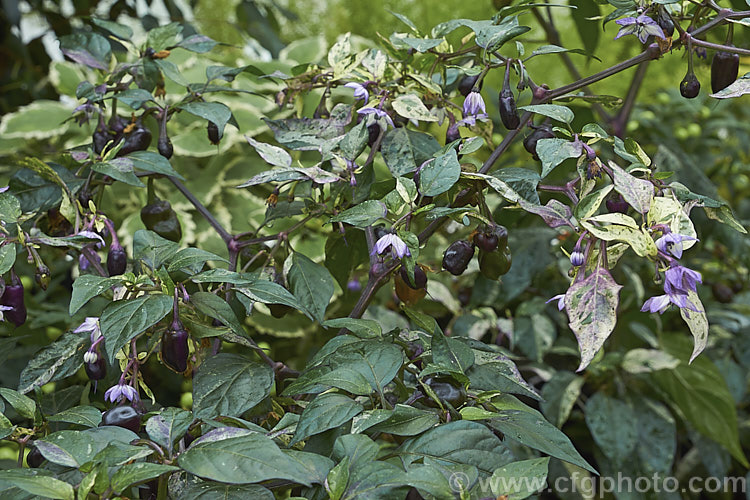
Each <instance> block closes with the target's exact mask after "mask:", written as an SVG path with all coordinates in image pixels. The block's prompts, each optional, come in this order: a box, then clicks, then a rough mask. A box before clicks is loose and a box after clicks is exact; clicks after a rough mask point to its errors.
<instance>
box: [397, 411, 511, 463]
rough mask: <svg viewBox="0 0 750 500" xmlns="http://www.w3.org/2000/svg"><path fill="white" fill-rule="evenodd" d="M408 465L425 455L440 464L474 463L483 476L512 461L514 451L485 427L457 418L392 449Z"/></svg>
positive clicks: (423, 458)
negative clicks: (394, 449)
mask: <svg viewBox="0 0 750 500" xmlns="http://www.w3.org/2000/svg"><path fill="white" fill-rule="evenodd" d="M394 453H395V454H396V455H398V456H399V457H401V461H402V462H403V463H404V464H405V465H406V466H407V468H408V467H409V466H410V465H411V464H412V463H414V462H415V461H417V460H420V459H421V460H426V459H427V458H429V459H432V460H435V461H437V462H438V463H440V464H444V465H450V464H456V463H459V464H466V465H473V466H474V467H476V468H477V469H479V471H480V473H481V474H482V475H484V476H486V477H489V476H490V475H492V473H493V472H494V471H495V470H496V469H497V468H499V467H502V466H503V465H506V464H508V463H510V462H512V461H513V454H512V453H511V451H510V449H508V448H507V447H506V445H504V444H503V443H502V442H501V441H500V440H499V439H498V438H497V437H496V436H495V435H494V434H493V433H492V431H490V430H489V429H488V428H487V427H485V426H484V425H482V424H480V423H477V422H470V421H468V420H458V421H454V422H450V423H447V424H443V425H439V426H437V427H434V428H432V429H430V430H429V431H427V432H425V433H424V434H422V435H421V436H418V437H415V438H411V439H409V440H407V441H405V442H404V443H403V444H402V445H401V446H400V447H399V448H398V449H397V450H396V451H395V452H394Z"/></svg>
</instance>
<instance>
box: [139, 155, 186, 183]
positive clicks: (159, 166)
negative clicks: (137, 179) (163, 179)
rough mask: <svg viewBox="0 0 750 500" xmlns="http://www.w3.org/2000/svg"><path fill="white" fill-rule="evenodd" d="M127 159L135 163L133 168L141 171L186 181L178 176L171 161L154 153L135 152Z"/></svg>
mask: <svg viewBox="0 0 750 500" xmlns="http://www.w3.org/2000/svg"><path fill="white" fill-rule="evenodd" d="M125 158H127V159H129V160H130V161H131V162H133V166H134V167H135V168H137V169H139V170H143V171H146V172H154V173H156V174H164V175H167V176H170V177H177V178H178V179H181V180H183V181H184V180H185V178H184V177H183V176H181V175H180V174H178V173H177V171H176V170H175V169H174V168H172V165H171V164H170V163H169V160H167V159H166V158H164V157H163V156H162V155H160V154H157V153H154V152H153V151H135V152H133V153H130V154H129V155H127V156H126V157H125Z"/></svg>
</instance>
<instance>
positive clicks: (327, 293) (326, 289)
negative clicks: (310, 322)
mask: <svg viewBox="0 0 750 500" xmlns="http://www.w3.org/2000/svg"><path fill="white" fill-rule="evenodd" d="M291 258H292V267H291V268H290V269H289V273H288V274H287V279H288V280H289V285H290V287H291V289H292V293H293V294H294V296H295V297H297V299H298V300H299V302H300V304H301V305H302V306H303V307H304V308H305V310H306V311H307V312H309V313H310V315H311V316H312V317H313V318H315V320H316V321H318V322H322V321H323V317H324V316H325V312H326V308H327V307H328V302H329V301H330V300H331V297H333V277H332V276H331V273H330V272H328V269H326V268H325V267H323V266H321V265H320V264H316V263H315V262H313V261H312V260H310V259H309V258H308V257H306V256H305V255H303V254H301V253H299V252H294V253H293V254H292V257H291Z"/></svg>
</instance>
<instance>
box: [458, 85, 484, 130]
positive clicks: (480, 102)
mask: <svg viewBox="0 0 750 500" xmlns="http://www.w3.org/2000/svg"><path fill="white" fill-rule="evenodd" d="M477 118H479V119H482V118H487V108H486V107H485V106H484V99H482V95H481V94H480V93H479V92H476V91H471V92H469V95H467V96H466V99H465V100H464V121H465V122H466V123H469V120H476V119H477ZM474 123H475V121H472V122H471V123H470V125H474Z"/></svg>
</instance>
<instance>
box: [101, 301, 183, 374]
mask: <svg viewBox="0 0 750 500" xmlns="http://www.w3.org/2000/svg"><path fill="white" fill-rule="evenodd" d="M171 311H172V297H169V296H167V295H161V294H158V295H143V296H141V297H138V298H135V299H132V300H119V301H117V302H112V303H111V304H109V305H107V307H105V308H104V311H102V315H101V319H100V325H101V329H102V335H103V336H104V345H105V348H106V351H107V355H108V356H109V362H110V363H114V361H115V355H116V354H117V351H119V350H120V349H122V348H123V347H125V345H126V344H127V343H128V342H130V340H131V339H132V338H134V337H135V336H137V335H139V334H140V333H143V332H144V331H146V329H147V328H149V327H151V326H153V325H155V324H156V323H158V322H159V321H161V319H162V318H163V317H164V316H166V315H167V314H168V313H169V312H171Z"/></svg>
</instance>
